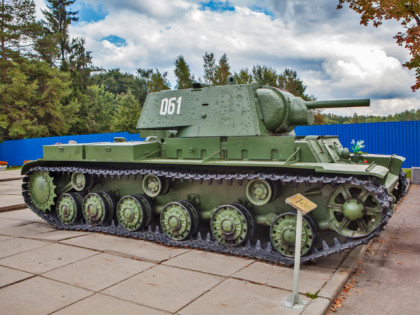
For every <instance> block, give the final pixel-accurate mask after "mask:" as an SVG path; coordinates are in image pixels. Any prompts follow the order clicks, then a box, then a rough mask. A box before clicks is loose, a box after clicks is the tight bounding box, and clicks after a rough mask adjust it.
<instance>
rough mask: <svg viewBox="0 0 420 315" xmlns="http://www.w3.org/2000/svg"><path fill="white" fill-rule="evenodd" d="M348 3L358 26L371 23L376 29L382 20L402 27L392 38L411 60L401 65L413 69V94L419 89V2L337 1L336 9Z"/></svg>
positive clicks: (384, 0) (399, 0)
mask: <svg viewBox="0 0 420 315" xmlns="http://www.w3.org/2000/svg"><path fill="white" fill-rule="evenodd" d="M344 3H348V4H349V7H350V9H352V10H354V11H356V12H357V13H359V14H361V19H360V24H363V25H365V26H367V25H368V24H369V22H370V21H372V23H373V26H375V27H378V26H380V25H381V24H382V21H383V20H396V21H398V22H399V23H400V24H401V26H402V27H403V29H404V31H403V32H398V33H397V34H396V35H395V36H394V38H395V39H396V41H397V44H398V45H400V46H404V47H405V48H407V49H408V51H409V52H410V55H411V59H410V60H409V61H407V62H406V63H404V64H403V66H404V67H406V68H408V69H415V71H416V83H415V84H414V85H413V86H412V87H411V88H412V90H413V92H414V91H415V90H418V89H420V3H419V0H339V1H338V6H337V9H342V8H343V4H344Z"/></svg>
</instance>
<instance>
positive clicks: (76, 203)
mask: <svg viewBox="0 0 420 315" xmlns="http://www.w3.org/2000/svg"><path fill="white" fill-rule="evenodd" d="M82 203H83V198H82V197H81V196H80V195H78V194H67V193H66V194H62V195H60V197H58V200H57V206H56V211H57V216H58V219H59V220H60V222H61V223H63V224H66V225H69V224H73V223H75V222H77V220H79V218H80V216H81V214H82Z"/></svg>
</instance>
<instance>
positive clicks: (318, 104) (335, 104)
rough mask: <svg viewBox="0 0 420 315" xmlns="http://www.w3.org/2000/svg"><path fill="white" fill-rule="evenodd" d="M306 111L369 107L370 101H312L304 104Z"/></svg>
mask: <svg viewBox="0 0 420 315" xmlns="http://www.w3.org/2000/svg"><path fill="white" fill-rule="evenodd" d="M305 105H306V107H307V108H308V109H317V108H340V107H369V106H370V99H368V98H366V99H358V100H337V101H313V102H305Z"/></svg>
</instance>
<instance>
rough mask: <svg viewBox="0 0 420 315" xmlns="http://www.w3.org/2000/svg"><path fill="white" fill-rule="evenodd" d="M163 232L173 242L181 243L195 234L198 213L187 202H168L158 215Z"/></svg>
mask: <svg viewBox="0 0 420 315" xmlns="http://www.w3.org/2000/svg"><path fill="white" fill-rule="evenodd" d="M160 226H161V227H162V230H163V232H164V233H165V234H166V235H167V236H168V237H169V238H170V239H173V240H175V241H182V240H185V239H187V238H189V237H190V236H191V235H193V234H195V233H196V232H197V229H198V213H197V210H196V209H195V207H194V206H193V205H192V204H191V203H190V202H188V201H185V200H182V201H179V202H170V203H168V204H166V205H165V207H164V208H163V210H162V213H161V214H160Z"/></svg>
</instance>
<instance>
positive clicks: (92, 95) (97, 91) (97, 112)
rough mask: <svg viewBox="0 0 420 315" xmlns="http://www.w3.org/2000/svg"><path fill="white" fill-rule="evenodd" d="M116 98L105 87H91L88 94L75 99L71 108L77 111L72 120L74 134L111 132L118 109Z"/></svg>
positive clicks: (71, 130)
mask: <svg viewBox="0 0 420 315" xmlns="http://www.w3.org/2000/svg"><path fill="white" fill-rule="evenodd" d="M117 103H118V102H117V100H116V96H115V95H114V94H112V93H110V92H107V91H105V88H104V87H103V86H97V85H91V86H89V87H88V88H87V90H86V92H85V93H83V94H80V95H78V96H77V97H74V98H73V99H72V100H71V102H70V104H69V106H72V107H73V108H74V109H75V113H74V117H73V119H72V120H71V122H72V126H71V129H70V133H72V134H86V133H87V134H89V133H103V132H111V131H113V130H112V121H113V117H114V115H115V112H116V108H117Z"/></svg>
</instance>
